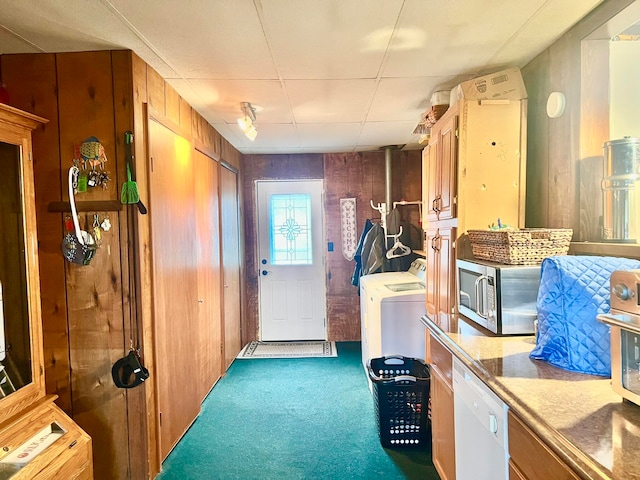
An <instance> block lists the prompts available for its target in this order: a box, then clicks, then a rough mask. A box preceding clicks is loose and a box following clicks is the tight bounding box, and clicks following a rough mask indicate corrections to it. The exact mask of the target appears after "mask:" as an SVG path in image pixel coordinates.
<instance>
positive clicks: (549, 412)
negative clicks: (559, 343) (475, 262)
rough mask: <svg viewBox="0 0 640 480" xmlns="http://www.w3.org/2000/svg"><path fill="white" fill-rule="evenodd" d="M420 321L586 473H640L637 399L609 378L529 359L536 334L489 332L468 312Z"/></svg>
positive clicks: (619, 479)
mask: <svg viewBox="0 0 640 480" xmlns="http://www.w3.org/2000/svg"><path fill="white" fill-rule="evenodd" d="M422 322H423V323H424V324H425V325H426V326H427V328H429V329H430V331H431V334H432V335H434V336H436V337H437V338H438V339H439V340H440V341H441V342H442V343H443V344H444V345H446V346H447V347H448V348H449V349H450V350H451V351H452V352H453V354H454V355H456V356H457V357H458V358H460V359H461V360H462V361H463V362H464V363H466V364H467V366H469V368H470V369H471V370H472V371H473V372H474V373H476V375H478V377H479V378H481V379H482V380H483V381H484V382H485V383H486V384H487V385H488V386H489V388H491V389H492V390H493V391H494V392H495V393H496V394H497V395H498V396H499V397H501V398H502V399H503V400H504V402H505V403H506V404H507V405H509V408H510V409H511V410H512V411H513V412H514V413H516V414H517V415H518V416H519V417H520V418H522V419H523V420H524V421H525V423H527V424H528V425H529V427H530V428H531V429H532V430H533V431H534V432H535V433H536V434H537V435H538V436H539V437H540V438H541V439H542V440H543V441H544V442H545V443H546V444H547V445H548V446H549V447H550V448H551V449H552V450H553V451H554V452H555V453H556V454H558V456H560V458H562V459H563V460H564V461H565V462H566V463H567V464H568V465H569V466H570V467H572V468H573V470H575V471H576V473H578V475H580V476H581V477H582V478H585V479H592V478H594V479H600V478H605V479H615V480H623V479H624V480H632V479H640V406H637V405H634V404H633V403H629V402H623V401H622V398H621V397H620V396H619V395H618V394H616V393H614V392H613V390H612V389H611V380H610V379H607V378H602V377H596V376H592V375H583V374H578V373H573V372H570V371H567V370H563V369H561V368H557V367H554V366H553V365H551V364H549V363H547V362H544V361H539V360H532V359H530V358H529V353H530V352H531V350H532V349H533V347H534V345H535V338H534V337H533V336H511V337H497V336H490V335H489V334H487V333H486V332H485V331H481V330H482V329H480V328H474V326H473V325H474V324H473V323H472V322H468V321H465V319H464V318H457V319H455V320H454V321H452V322H451V323H452V325H451V327H450V328H449V330H450V331H446V332H445V331H443V330H442V329H441V328H440V327H438V326H437V325H435V324H434V323H432V322H431V321H429V320H428V319H427V318H423V319H422Z"/></svg>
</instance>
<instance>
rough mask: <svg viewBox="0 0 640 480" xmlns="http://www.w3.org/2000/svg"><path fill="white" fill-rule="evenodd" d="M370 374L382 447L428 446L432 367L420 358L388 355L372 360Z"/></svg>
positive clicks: (369, 362) (368, 370)
mask: <svg viewBox="0 0 640 480" xmlns="http://www.w3.org/2000/svg"><path fill="white" fill-rule="evenodd" d="M367 373H368V374H369V378H370V379H371V382H372V385H373V403H374V407H375V413H376V423H377V424H378V431H379V434H380V443H381V444H382V446H384V447H418V446H422V445H427V444H428V442H429V440H430V438H431V428H430V424H429V419H428V417H427V409H428V404H429V385H430V381H431V378H430V376H429V367H428V366H427V365H426V364H425V363H424V362H423V361H422V360H420V359H417V358H408V357H403V356H401V355H389V356H386V357H382V358H372V359H370V360H369V361H368V362H367Z"/></svg>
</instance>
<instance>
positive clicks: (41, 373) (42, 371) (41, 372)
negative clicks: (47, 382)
mask: <svg viewBox="0 0 640 480" xmlns="http://www.w3.org/2000/svg"><path fill="white" fill-rule="evenodd" d="M42 375H44V367H43V366H42V365H40V376H42Z"/></svg>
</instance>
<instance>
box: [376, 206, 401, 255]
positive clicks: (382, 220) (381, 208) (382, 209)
mask: <svg viewBox="0 0 640 480" xmlns="http://www.w3.org/2000/svg"><path fill="white" fill-rule="evenodd" d="M396 203H401V202H394V203H393V206H394V208H395V206H396ZM369 204H370V205H371V208H373V209H374V210H376V211H378V212H380V225H382V231H383V232H384V238H385V246H384V247H385V249H386V248H387V245H386V241H387V240H388V239H389V238H393V242H394V243H396V242H397V241H398V238H400V235H402V225H400V230H399V231H398V233H397V234H395V235H389V234H388V233H387V215H388V214H389V212H388V211H387V204H386V203H384V202H383V203H378V205H377V206H376V205H374V204H373V200H369Z"/></svg>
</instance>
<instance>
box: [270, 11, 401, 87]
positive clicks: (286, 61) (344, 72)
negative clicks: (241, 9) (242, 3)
mask: <svg viewBox="0 0 640 480" xmlns="http://www.w3.org/2000/svg"><path fill="white" fill-rule="evenodd" d="M402 3H403V2H402V1H401V0H369V1H367V2H360V1H344V0H323V1H321V2H318V1H317V0H296V1H285V0H276V1H266V2H262V5H263V15H264V20H265V31H266V32H267V36H268V38H269V43H270V45H271V48H272V49H273V52H274V59H275V62H276V64H277V65H278V70H279V72H280V74H281V75H282V77H283V78H287V79H323V78H324V79H335V78H376V76H377V75H378V72H379V70H380V64H381V62H382V59H383V58H384V54H385V52H386V50H387V46H388V44H389V40H390V38H391V35H392V33H393V29H394V25H395V23H396V20H397V17H398V13H399V12H400V7H401V6H402ZM292 39H295V40H293V41H292Z"/></svg>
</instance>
